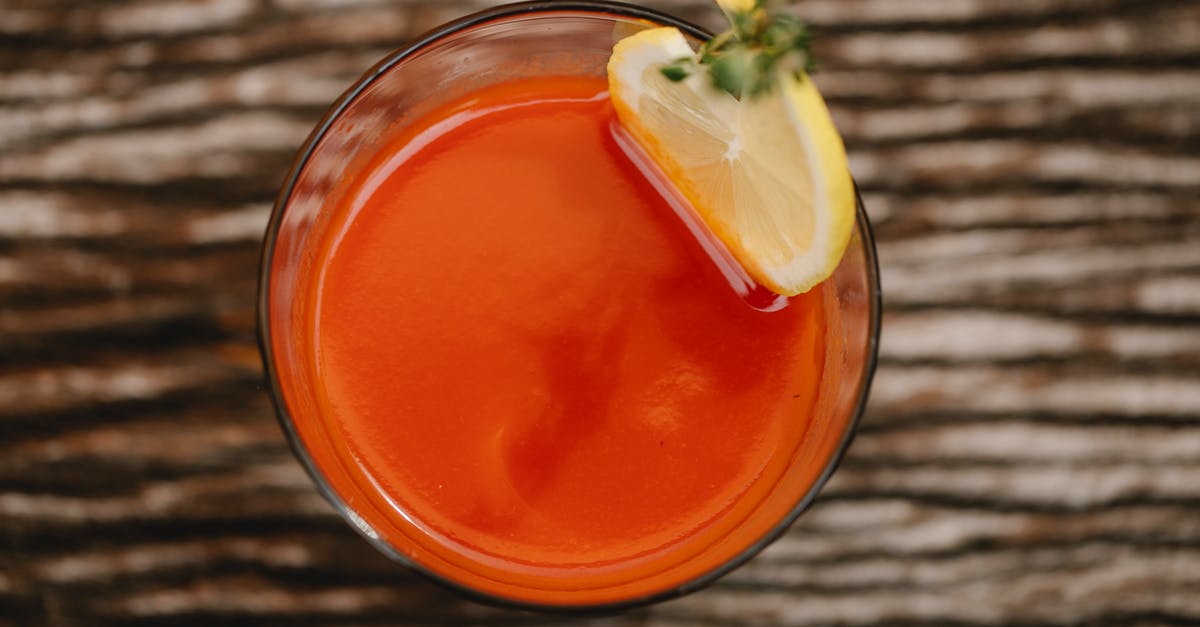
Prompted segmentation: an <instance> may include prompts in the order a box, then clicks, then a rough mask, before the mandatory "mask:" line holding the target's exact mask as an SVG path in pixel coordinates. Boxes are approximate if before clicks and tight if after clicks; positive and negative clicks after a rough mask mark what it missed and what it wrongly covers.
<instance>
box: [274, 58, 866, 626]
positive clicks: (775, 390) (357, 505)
mask: <svg viewBox="0 0 1200 627" xmlns="http://www.w3.org/2000/svg"><path fill="white" fill-rule="evenodd" d="M605 89H606V83H605V81H604V79H603V78H602V76H595V75H567V74H560V73H546V74H537V75H533V76H526V77H515V78H512V79H511V80H500V81H493V82H491V83H490V84H484V85H483V86H481V87H479V88H474V89H467V90H462V92H461V93H459V94H457V95H455V96H454V97H450V98H447V99H445V100H444V101H443V102H441V103H439V104H438V105H436V106H432V107H428V108H427V109H426V110H425V111H423V112H422V113H421V114H420V115H419V116H413V117H411V118H409V119H407V120H406V121H405V124H403V125H402V126H401V127H399V128H396V129H392V130H389V131H388V132H385V133H381V134H380V135H379V137H378V138H376V139H375V140H374V144H373V149H372V150H371V151H370V152H369V153H368V154H364V155H356V157H355V158H356V159H357V160H356V161H355V162H354V166H353V168H348V170H352V172H353V175H352V176H348V177H343V178H338V177H332V178H331V179H329V180H326V181H324V182H323V183H322V184H320V185H316V188H317V189H318V191H319V193H320V195H321V198H323V199H324V200H323V201H322V203H323V204H322V205H321V207H320V209H319V211H314V213H313V216H311V219H310V220H309V223H307V224H305V225H304V229H306V230H305V231H304V233H305V237H303V238H301V237H293V238H292V239H290V240H287V241H285V242H273V243H272V244H273V245H274V246H275V248H276V249H284V250H285V251H286V252H276V253H275V254H276V255H284V254H287V255H290V256H291V258H293V259H295V260H296V261H295V262H294V263H293V264H292V266H294V267H293V268H292V269H290V270H288V271H287V272H288V274H286V275H279V276H286V278H287V287H286V290H287V291H286V294H285V295H286V299H285V298H284V297H281V296H275V297H274V300H271V299H272V296H270V295H268V296H267V298H268V307H270V308H272V309H269V311H268V312H267V313H266V314H265V315H266V316H267V321H266V322H265V323H264V325H266V326H272V325H273V327H274V328H273V329H272V330H271V331H270V332H264V343H265V344H266V346H264V350H265V352H266V354H267V360H268V366H269V367H270V368H271V375H272V377H273V379H272V380H273V383H274V384H275V386H276V389H275V391H276V395H277V399H278V400H279V403H280V406H281V416H283V418H284V422H285V427H287V430H288V432H289V434H290V435H291V436H292V437H293V438H294V440H293V443H294V444H295V445H296V446H297V450H298V452H299V453H300V454H301V457H302V459H303V460H304V461H305V463H306V464H307V465H308V467H309V470H310V472H312V473H313V474H314V476H315V477H316V478H317V480H318V482H319V484H320V485H321V486H322V488H323V489H324V490H325V492H326V494H327V496H329V497H330V498H331V500H333V501H334V503H335V504H336V505H337V506H338V507H339V509H341V510H342V512H343V513H344V514H345V515H346V516H347V518H348V519H350V520H351V521H352V522H353V523H354V524H355V526H356V527H357V528H358V529H359V530H360V531H362V532H363V533H364V534H365V535H366V536H367V537H368V538H369V539H371V540H372V541H373V542H374V543H375V544H376V545H377V546H380V548H382V549H383V550H385V551H386V552H388V553H389V554H391V555H393V556H395V557H397V558H399V559H402V560H404V561H406V562H408V563H410V564H413V565H415V566H416V567H418V568H419V569H420V570H422V571H424V572H426V573H428V574H431V575H433V576H435V577H436V578H438V579H440V580H442V581H446V582H449V583H451V584H454V585H456V586H457V587H460V588H463V589H466V590H468V591H471V592H474V593H477V594H481V595H483V596H486V597H488V598H491V599H495V600H501V601H507V602H513V603H518V604H524V605H532V606H538V607H551V606H552V607H578V606H585V607H599V606H615V605H622V604H627V603H630V602H636V601H641V600H646V599H653V598H656V597H662V596H664V595H669V594H673V593H678V592H682V591H686V590H687V589H688V586H689V585H697V584H699V583H703V582H706V581H708V580H709V579H711V577H713V576H715V575H716V574H718V573H719V572H720V571H721V570H722V569H723V568H727V567H729V566H730V565H731V564H734V563H736V562H738V561H740V560H741V559H745V558H746V557H748V556H749V555H750V554H752V553H753V552H754V550H756V549H757V548H761V545H762V544H763V543H764V542H765V540H766V539H769V538H770V537H771V536H773V535H774V534H776V533H778V532H779V531H781V530H782V528H783V526H784V525H786V523H787V522H788V521H789V519H790V517H792V516H794V515H795V514H796V513H798V510H799V507H800V506H802V504H803V502H804V501H805V500H806V499H808V498H811V495H812V492H813V490H814V487H815V486H816V485H818V484H819V483H820V481H821V480H822V479H823V477H824V476H825V475H826V474H827V473H828V470H829V469H830V467H831V465H832V461H833V459H834V457H835V454H836V452H837V450H838V449H839V447H840V446H843V445H844V444H845V441H846V439H847V431H848V428H849V424H850V421H851V420H852V416H853V412H846V415H844V416H842V415H836V414H837V411H836V409H837V407H838V406H839V403H842V402H843V400H844V399H842V396H844V395H843V394H841V393H839V392H838V390H839V389H840V387H842V386H843V385H844V382H842V381H841V380H840V377H842V376H844V375H845V373H846V372H847V368H846V364H847V358H846V353H847V351H853V350H861V349H856V348H855V346H854V345H853V342H851V343H850V345H848V344H847V343H846V342H845V341H844V339H843V336H844V331H845V327H846V326H847V321H846V320H844V319H843V318H842V315H841V314H840V313H839V312H840V311H841V307H842V305H841V304H839V295H838V293H837V292H836V291H835V290H834V289H833V288H832V287H830V288H818V289H814V290H812V291H811V292H809V293H807V294H804V295H801V296H798V297H793V298H791V299H787V300H786V301H785V300H783V299H782V298H780V299H778V300H776V299H774V298H767V297H765V296H763V294H762V292H760V291H755V290H752V289H751V290H749V291H748V290H747V287H746V286H745V285H744V284H740V283H739V282H738V281H739V280H744V279H740V278H739V277H740V276H741V275H738V273H737V272H736V270H732V271H731V269H730V265H729V264H730V262H729V261H728V259H727V258H725V257H723V256H722V254H721V251H720V248H719V246H717V245H715V244H714V243H713V241H712V240H711V239H708V238H706V237H705V236H704V234H703V232H702V230H701V229H699V228H698V227H697V226H696V224H695V223H692V222H690V217H689V216H688V214H687V211H686V208H681V207H680V206H678V203H677V201H676V200H675V198H674V197H672V196H671V194H670V193H669V191H667V190H666V188H665V187H664V185H663V183H662V181H660V180H658V179H657V177H656V175H655V173H654V172H653V171H652V170H649V169H646V168H643V167H640V166H639V165H638V164H637V154H636V153H634V152H631V151H630V149H629V146H628V145H627V143H626V142H625V140H624V138H623V137H622V135H621V133H620V131H619V130H618V126H617V124H616V123H615V121H614V114H613V111H612V106H611V103H610V102H609V100H608V98H607V93H606V91H605ZM270 251H271V248H268V257H269V256H270V254H271V253H270ZM269 261H270V258H268V262H269ZM267 272H268V275H267V277H268V280H269V281H270V280H273V281H276V282H279V281H281V280H282V279H280V278H279V276H277V275H276V274H273V273H272V272H271V270H268V271H267ZM281 272H282V271H281ZM731 279H732V281H731ZM267 289H270V288H266V287H265V288H264V290H267ZM276 289H284V288H276ZM281 293H283V292H281ZM279 303H283V304H279ZM855 372H857V371H855ZM858 384H859V383H858V381H857V380H855V381H853V382H852V385H854V386H857V385H858ZM855 391H856V392H857V391H858V388H857V387H856V388H855Z"/></svg>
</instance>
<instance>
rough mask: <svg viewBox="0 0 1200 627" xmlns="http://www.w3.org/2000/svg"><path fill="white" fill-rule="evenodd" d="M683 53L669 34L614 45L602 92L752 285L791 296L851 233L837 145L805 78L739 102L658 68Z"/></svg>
mask: <svg viewBox="0 0 1200 627" xmlns="http://www.w3.org/2000/svg"><path fill="white" fill-rule="evenodd" d="M693 55H694V53H693V52H692V49H691V47H690V46H688V43H687V40H685V39H684V37H683V34H682V33H680V32H679V30H678V29H675V28H653V29H648V30H644V31H641V32H639V33H636V34H634V35H631V36H629V37H626V38H625V39H622V40H621V41H619V42H617V44H616V46H615V47H614V48H613V54H612V58H611V59H610V60H609V63H608V81H609V94H610V96H611V98H612V102H613V106H614V107H615V109H616V111H617V116H618V118H619V119H620V120H621V124H622V126H624V127H625V129H626V130H627V131H628V132H629V133H630V135H632V136H633V138H634V139H635V140H636V141H637V142H638V144H639V145H640V146H641V147H642V148H643V149H644V150H645V151H646V152H647V153H648V154H649V156H650V157H651V159H652V160H653V161H654V162H655V163H656V164H657V165H658V166H659V167H660V168H661V169H662V171H663V172H664V173H665V175H666V176H667V177H668V178H669V179H670V180H671V182H672V183H673V184H674V185H675V187H676V188H677V189H678V190H679V192H680V193H681V194H682V195H683V196H684V197H685V198H686V199H687V200H688V202H689V203H691V205H692V206H693V208H694V209H695V210H696V212H697V214H699V216H700V218H701V219H702V220H703V221H704V222H705V224H706V225H707V226H708V227H709V228H710V229H711V230H712V231H713V233H714V234H716V236H717V237H718V238H719V239H720V240H721V241H722V242H723V243H724V244H725V246H726V247H727V248H728V249H729V250H730V252H731V253H732V254H733V255H734V257H735V258H736V259H737V260H738V261H739V262H740V263H741V264H742V266H743V267H744V268H745V269H746V271H747V272H748V273H749V274H750V276H752V277H753V278H754V279H755V280H756V281H758V282H759V283H760V284H761V285H764V286H766V287H768V288H770V289H771V290H773V291H775V292H777V293H779V294H783V295H785V296H792V295H795V294H799V293H801V292H806V291H808V290H809V289H811V288H812V287H813V286H815V285H817V284H818V283H820V282H821V281H824V280H825V279H826V278H828V277H829V275H831V274H833V271H834V270H835V269H836V268H837V265H838V262H839V261H840V260H841V257H842V253H843V252H844V251H845V249H846V244H847V242H849V240H850V235H851V232H852V231H853V228H854V218H855V196H854V185H853V182H852V181H851V179H850V171H849V168H848V166H847V163H846V150H845V147H844V146H843V145H842V140H841V136H840V135H839V134H838V132H837V129H836V128H835V127H834V125H833V120H832V119H831V118H830V116H829V111H828V109H826V107H825V102H824V100H823V99H822V98H821V95H820V94H819V93H818V92H817V89H816V87H815V86H814V85H813V82H812V81H811V80H810V79H809V78H808V77H807V76H802V77H800V78H797V77H795V76H794V75H792V74H791V73H787V72H780V73H779V75H778V76H777V77H776V83H775V88H774V89H772V90H771V91H770V92H769V93H767V94H763V95H761V96H756V97H746V98H743V99H741V100H738V99H737V98H734V97H733V96H731V95H730V94H728V93H726V92H724V91H721V90H719V89H717V88H715V87H713V86H712V85H711V83H710V82H709V80H708V77H707V76H705V75H704V74H702V73H694V74H693V75H691V76H689V77H688V78H686V79H684V80H682V81H679V82H674V81H671V80H670V79H668V78H666V77H665V76H663V74H662V72H661V71H659V70H660V68H661V67H662V66H663V65H664V64H666V63H669V62H672V61H675V60H677V59H679V58H681V57H685V56H693Z"/></svg>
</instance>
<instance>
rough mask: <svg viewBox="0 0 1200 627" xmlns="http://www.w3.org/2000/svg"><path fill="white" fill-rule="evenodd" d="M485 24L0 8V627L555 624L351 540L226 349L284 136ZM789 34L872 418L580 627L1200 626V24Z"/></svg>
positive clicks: (393, 4)
mask: <svg viewBox="0 0 1200 627" xmlns="http://www.w3.org/2000/svg"><path fill="white" fill-rule="evenodd" d="M492 4H494V2H488V1H474V0H451V1H446V2H433V1H418V0H398V1H380V0H347V1H345V2H335V1H331V0H194V1H193V0H114V1H112V2H104V3H99V2H86V1H81V0H7V1H6V2H3V3H2V4H0V625H40V624H47V625H102V624H137V625H212V624H217V623H221V622H246V623H252V624H256V625H272V624H289V625H291V624H347V625H363V624H406V625H425V624H477V625H521V624H561V623H563V622H568V621H565V620H564V619H563V618H561V617H543V616H537V615H532V614H525V613H517V612H510V611H504V610H498V609H493V608H488V607H483V606H479V605H476V604H473V603H471V602H468V601H464V600H461V599H459V598H457V597H456V596H454V595H452V594H450V593H448V592H446V591H443V590H441V589H440V588H438V587H436V586H433V585H431V584H429V583H427V582H425V581H423V580H422V579H420V578H418V577H416V576H414V575H412V574H410V573H407V572H405V571H404V570H402V569H400V568H398V567H396V566H394V565H393V564H391V563H390V562H388V561H387V560H386V559H384V558H383V557H381V556H379V555H378V554H376V553H375V552H374V551H373V550H372V549H370V548H369V547H368V546H367V545H366V544H365V543H363V542H362V541H360V540H359V539H358V538H357V537H356V536H355V535H354V534H353V533H352V532H351V531H350V530H349V528H348V527H347V526H346V525H344V524H343V523H342V522H341V521H340V519H338V518H337V517H336V516H335V515H334V514H333V512H332V511H331V510H330V508H329V506H328V505H326V504H325V503H324V501H322V500H321V499H320V497H319V496H318V495H317V494H316V492H315V491H314V489H313V488H312V486H311V484H310V483H309V481H308V479H307V477H306V476H305V475H304V473H303V471H302V470H301V468H300V466H299V465H298V464H297V463H296V462H295V461H294V460H293V459H292V457H291V455H290V453H289V451H288V450H287V448H286V445H285V443H284V440H283V437H282V435H281V434H280V432H279V430H278V428H277V426H276V425H275V423H274V418H273V416H272V412H271V408H270V405H269V402H268V400H267V398H266V396H265V393H264V390H263V388H262V385H261V383H260V372H259V366H258V362H257V355H256V352H255V347H254V343H253V342H254V340H253V324H254V321H253V305H254V273H255V265H256V261H257V255H258V241H259V238H260V235H261V231H262V229H263V226H264V225H265V222H266V219H267V215H268V213H269V207H270V204H271V201H272V197H273V195H274V193H275V190H276V188H277V186H278V184H279V182H280V180H281V179H282V177H283V175H284V173H285V172H286V169H287V167H288V165H289V164H290V161H291V158H292V155H293V154H294V151H295V150H296V148H297V147H298V145H299V143H300V142H301V141H302V140H303V138H304V137H305V136H306V135H307V133H308V130H309V129H310V128H311V126H312V124H313V123H314V122H315V121H316V120H317V119H318V118H319V117H320V115H321V114H322V112H323V111H324V109H325V107H326V106H327V105H328V103H330V102H331V101H332V100H333V99H334V98H335V97H336V96H337V95H338V93H339V92H340V91H341V90H342V89H344V88H345V87H346V86H348V85H349V84H350V83H351V82H352V81H353V80H354V79H355V78H356V77H357V76H358V75H359V74H360V73H361V72H362V71H363V70H365V69H366V68H367V67H369V66H370V65H371V64H372V63H374V61H375V60H377V59H378V58H379V57H381V56H382V55H383V54H386V52H387V51H389V50H390V49H392V48H394V47H395V46H397V45H399V44H401V43H403V42H404V41H405V40H407V39H408V38H410V37H412V36H414V35H415V34H417V33H419V32H421V31H423V30H425V29H427V28H429V27H431V26H433V25H435V24H437V23H439V22H442V21H445V20H446V19H450V18H453V17H457V16H459V15H461V14H463V13H465V12H468V11H470V10H473V9H477V8H481V7H483V6H489V5H492ZM652 4H654V5H655V6H657V7H660V8H665V9H667V10H669V11H672V12H675V13H677V14H679V15H681V16H682V17H685V18H687V19H691V20H693V21H697V22H699V23H702V24H705V25H709V26H714V25H716V24H717V23H718V20H717V15H716V13H715V12H714V11H713V10H712V9H711V8H710V7H709V5H708V4H707V3H705V2H703V1H702V0H660V1H658V2H655V3H652ZM798 11H799V12H800V13H802V14H804V15H805V16H807V17H808V18H809V19H810V20H811V21H812V22H813V23H815V24H816V25H817V27H818V28H819V30H820V31H821V35H822V36H821V40H820V43H819V52H820V54H821V58H822V67H823V71H822V72H821V73H820V75H819V76H818V82H819V84H820V86H821V87H822V89H823V90H824V92H825V94H826V95H827V97H828V99H829V101H830V105H831V109H832V111H833V114H834V117H835V119H836V121H837V122H838V124H839V126H840V127H841V129H842V130H843V132H844V134H845V136H846V139H847V143H848V146H849V148H850V151H851V159H852V167H853V169H854V172H855V176H856V178H857V180H858V182H859V184H860V186H861V188H862V190H863V192H864V197H865V201H866V204H867V207H868V211H869V213H870V214H871V216H872V218H873V220H874V221H875V226H876V234H877V239H878V243H879V252H880V257H881V262H882V265H883V282H884V289H885V303H886V316H885V321H884V324H885V332H884V340H883V346H882V350H881V366H880V368H879V372H878V375H877V380H876V386H875V390H874V394H873V397H872V400H871V405H870V409H869V413H868V415H867V417H866V419H865V421H864V423H863V425H862V428H861V430H860V433H859V436H858V438H857V441H856V442H855V445H854V447H853V448H852V449H851V451H850V455H849V456H848V458H847V459H846V460H845V462H844V464H843V467H842V468H841V469H840V471H839V472H838V474H837V475H836V476H835V478H834V480H833V482H832V483H831V484H830V485H829V486H828V489H827V490H826V491H825V493H824V494H823V495H822V497H821V498H820V499H819V501H818V504H817V505H816V507H814V508H813V510H812V511H811V512H809V513H808V514H806V515H805V516H804V517H802V518H801V520H800V521H799V522H798V523H797V524H796V525H795V527H794V528H793V529H792V530H791V532H789V533H788V534H787V535H786V536H785V537H784V538H783V539H781V540H780V541H779V542H778V543H776V544H775V545H773V546H772V547H770V548H769V549H768V550H767V551H766V552H764V553H763V554H762V555H761V556H759V557H758V558H756V559H755V560H753V561H752V562H751V563H750V564H748V565H747V566H746V567H744V568H742V569H740V570H738V571H736V572H735V573H733V574H732V575H730V576H728V577H727V578H725V579H723V580H722V581H720V582H719V583H717V584H716V585H714V586H713V587H712V588H711V589H709V590H706V591H703V592H700V593H698V594H695V595H692V596H690V597H687V598H684V599H680V600H677V601H673V602H669V603H665V604H662V605H659V606H655V607H652V608H648V609H644V610H640V611H636V612H633V613H630V614H627V615H623V616H618V617H606V618H592V619H581V620H579V621H570V622H574V623H578V624H590V625H602V626H609V627H616V626H625V625H630V626H632V625H647V626H649V625H664V626H665V625H778V624H789V625H831V624H840V625H849V624H854V625H867V624H921V625H933V624H949V625H999V624H1020V625H1029V626H1033V625H1068V624H1081V623H1091V624H1129V625H1184V624H1200V72H1197V68H1200V5H1198V4H1196V3H1195V2H1189V1H1188V0H1016V1H1012V2H991V1H987V0H914V1H912V2H904V1H901V0H805V1H804V2H802V3H800V5H799V6H798Z"/></svg>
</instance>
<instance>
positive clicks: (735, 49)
mask: <svg viewBox="0 0 1200 627" xmlns="http://www.w3.org/2000/svg"><path fill="white" fill-rule="evenodd" d="M778 4H780V3H777V2H772V1H771V0H755V1H754V2H753V3H752V5H750V6H749V7H748V8H747V9H745V10H726V11H725V15H726V17H727V18H728V19H729V25H730V28H729V30H726V31H724V32H722V33H719V34H717V35H715V36H713V37H712V38H711V39H709V40H708V41H706V42H704V44H703V45H701V46H700V50H699V52H698V54H697V57H696V58H691V57H684V58H680V59H676V60H674V61H672V62H671V63H668V64H667V65H665V66H663V68H662V73H663V76H666V77H667V78H668V79H670V80H672V81H682V80H683V79H685V78H687V77H688V76H691V75H692V74H695V73H699V72H701V71H703V72H707V74H708V77H709V79H710V80H711V81H712V84H713V86H714V87H716V88H717V89H721V90H723V91H726V92H729V93H730V94H732V95H733V96H734V97H735V98H739V99H740V98H742V97H751V98H753V97H756V96H758V95H759V94H764V93H768V92H770V91H771V89H772V87H773V85H774V83H775V74H776V73H777V72H778V71H780V70H783V71H786V72H792V73H793V74H795V75H796V76H797V78H799V77H800V76H801V75H802V74H803V73H806V72H812V71H813V70H815V64H814V62H813V57H812V52H811V47H812V37H811V34H810V32H809V29H808V26H807V25H806V24H805V23H804V22H803V21H802V20H801V19H800V18H798V17H796V16H795V15H792V14H791V13H788V12H786V11H784V10H782V9H781V8H779V7H778V6H777V5H778Z"/></svg>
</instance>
